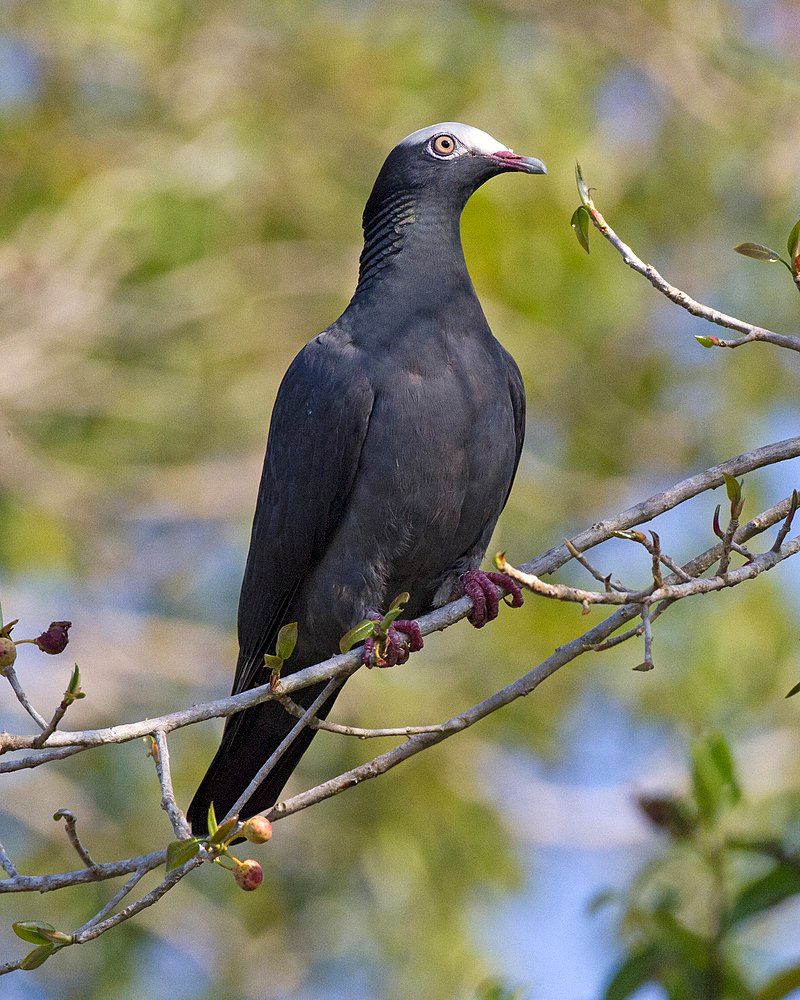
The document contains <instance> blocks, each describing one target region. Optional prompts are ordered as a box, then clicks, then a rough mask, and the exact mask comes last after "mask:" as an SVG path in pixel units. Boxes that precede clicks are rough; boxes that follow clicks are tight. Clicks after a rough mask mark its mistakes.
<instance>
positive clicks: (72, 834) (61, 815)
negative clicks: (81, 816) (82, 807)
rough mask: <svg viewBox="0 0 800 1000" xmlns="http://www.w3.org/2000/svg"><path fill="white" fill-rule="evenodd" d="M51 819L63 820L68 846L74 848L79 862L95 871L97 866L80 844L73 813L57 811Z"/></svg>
mask: <svg viewBox="0 0 800 1000" xmlns="http://www.w3.org/2000/svg"><path fill="white" fill-rule="evenodd" d="M53 819H63V820H64V831H65V833H66V835H67V838H68V839H69V842H70V844H72V846H73V847H74V848H75V851H76V853H77V855H78V857H79V858H80V859H81V861H82V862H83V863H84V864H85V865H87V866H88V867H89V868H90V869H91V870H92V871H96V870H97V868H98V865H97V864H96V863H95V862H94V861H93V860H92V857H91V855H90V854H89V852H88V851H87V850H86V848H85V847H84V846H83V844H82V843H81V838H80V837H79V836H78V829H77V823H78V820H77V817H76V816H75V813H74V812H72V811H71V810H70V809H59V810H58V812H57V813H56V814H55V816H53Z"/></svg>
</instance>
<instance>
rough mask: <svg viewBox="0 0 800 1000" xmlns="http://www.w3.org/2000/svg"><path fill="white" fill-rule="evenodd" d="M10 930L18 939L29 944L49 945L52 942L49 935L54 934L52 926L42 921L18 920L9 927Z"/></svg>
mask: <svg viewBox="0 0 800 1000" xmlns="http://www.w3.org/2000/svg"><path fill="white" fill-rule="evenodd" d="M11 929H12V930H13V931H14V933H15V934H16V935H17V937H18V938H22V940H23V941H27V942H28V943H29V944H50V943H51V942H52V938H51V937H50V935H51V934H55V933H56V929H55V927H53V925H52V924H48V923H45V922H44V921H42V920H18V921H17V922H16V923H15V924H12V925H11Z"/></svg>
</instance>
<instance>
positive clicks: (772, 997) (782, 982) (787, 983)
mask: <svg viewBox="0 0 800 1000" xmlns="http://www.w3.org/2000/svg"><path fill="white" fill-rule="evenodd" d="M795 990H800V965H795V966H793V967H792V968H791V969H784V970H783V972H779V973H778V974H777V975H776V976H773V978H772V979H770V980H769V982H768V983H765V984H764V985H763V986H762V987H761V989H760V990H759V991H758V992H757V993H756V995H755V1000H784V998H785V997H788V996H789V995H790V994H792V993H794V992H795Z"/></svg>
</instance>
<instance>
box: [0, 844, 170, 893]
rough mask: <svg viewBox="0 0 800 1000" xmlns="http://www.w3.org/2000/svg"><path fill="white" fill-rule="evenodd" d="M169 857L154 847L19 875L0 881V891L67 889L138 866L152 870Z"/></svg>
mask: <svg viewBox="0 0 800 1000" xmlns="http://www.w3.org/2000/svg"><path fill="white" fill-rule="evenodd" d="M166 860H167V852H166V850H162V851H153V852H152V853H150V854H139V855H137V856H136V857H134V858H124V859H123V860H121V861H109V862H107V863H105V864H98V865H95V867H94V868H78V869H76V870H74V871H71V872H57V873H53V874H51V875H17V876H16V877H15V878H7V879H4V880H3V881H0V894H1V893H4V892H52V891H54V890H55V889H66V888H68V887H69V886H73V885H83V884H84V883H86V882H102V881H105V880H106V879H110V878H119V877H120V876H121V875H129V874H130V873H131V872H134V871H136V869H137V868H143V869H144V870H145V871H151V870H152V869H153V868H157V867H158V866H159V865H163V864H164V862H165V861H166Z"/></svg>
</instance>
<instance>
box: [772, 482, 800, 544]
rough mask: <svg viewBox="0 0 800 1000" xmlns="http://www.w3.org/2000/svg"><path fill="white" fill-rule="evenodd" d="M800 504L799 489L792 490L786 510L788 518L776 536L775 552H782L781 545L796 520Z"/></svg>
mask: <svg viewBox="0 0 800 1000" xmlns="http://www.w3.org/2000/svg"><path fill="white" fill-rule="evenodd" d="M798 504H800V494H798V492H797V490H792V496H791V501H790V504H789V510H788V511H787V512H786V520H785V521H784V522H783V524H782V525H781V530H780V531H779V532H778V535H777V537H776V538H775V543H774V544H773V546H772V551H773V552H780V550H781V546H782V545H783V543H784V541H785V539H786V536H787V535H788V534H789V531H790V529H791V527H792V521H793V520H794V516H795V514H796V513H797V507H798Z"/></svg>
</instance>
